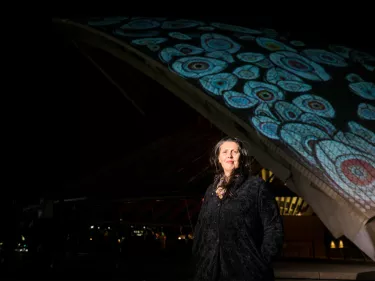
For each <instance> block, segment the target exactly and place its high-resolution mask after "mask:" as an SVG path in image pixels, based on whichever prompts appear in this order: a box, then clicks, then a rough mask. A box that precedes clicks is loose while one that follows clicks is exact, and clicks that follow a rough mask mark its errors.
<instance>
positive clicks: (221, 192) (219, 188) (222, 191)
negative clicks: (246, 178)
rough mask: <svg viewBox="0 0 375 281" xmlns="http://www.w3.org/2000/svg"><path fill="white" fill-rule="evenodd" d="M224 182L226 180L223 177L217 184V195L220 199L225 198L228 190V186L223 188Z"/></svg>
mask: <svg viewBox="0 0 375 281" xmlns="http://www.w3.org/2000/svg"><path fill="white" fill-rule="evenodd" d="M223 182H224V178H222V179H221V180H220V181H219V183H218V185H217V188H216V196H217V197H219V198H220V199H223V197H224V194H225V192H226V191H227V190H226V188H223V187H222V184H223Z"/></svg>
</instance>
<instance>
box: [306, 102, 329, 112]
mask: <svg viewBox="0 0 375 281" xmlns="http://www.w3.org/2000/svg"><path fill="white" fill-rule="evenodd" d="M307 104H308V106H309V107H310V108H311V109H312V110H325V109H326V106H325V105H324V104H323V103H321V102H319V101H316V100H313V101H309V102H308V103H307Z"/></svg>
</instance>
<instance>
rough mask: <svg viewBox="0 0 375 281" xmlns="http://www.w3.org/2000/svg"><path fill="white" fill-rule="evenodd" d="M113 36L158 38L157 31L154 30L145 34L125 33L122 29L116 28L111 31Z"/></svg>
mask: <svg viewBox="0 0 375 281" xmlns="http://www.w3.org/2000/svg"><path fill="white" fill-rule="evenodd" d="M113 34H115V35H118V36H124V37H143V38H145V37H153V36H158V35H159V31H156V30H152V31H151V30H150V31H145V32H127V31H126V32H125V31H124V30H123V29H120V28H117V29H115V30H114V31H113Z"/></svg>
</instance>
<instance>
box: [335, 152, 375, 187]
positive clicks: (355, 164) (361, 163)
mask: <svg viewBox="0 0 375 281" xmlns="http://www.w3.org/2000/svg"><path fill="white" fill-rule="evenodd" d="M353 168H357V169H359V172H360V173H362V176H359V175H356V174H354V173H353V171H352V169H353ZM341 171H342V172H343V174H344V176H345V177H346V178H347V179H348V180H350V181H351V182H352V183H354V184H356V185H362V186H363V185H369V184H370V183H372V182H373V181H374V180H375V167H374V166H372V165H371V164H370V163H369V162H367V161H365V160H362V159H356V158H351V159H347V160H344V161H342V163H341ZM363 175H364V176H363Z"/></svg>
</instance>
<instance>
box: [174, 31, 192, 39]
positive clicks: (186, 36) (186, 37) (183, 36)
mask: <svg viewBox="0 0 375 281" xmlns="http://www.w3.org/2000/svg"><path fill="white" fill-rule="evenodd" d="M169 36H171V37H173V38H176V39H179V40H191V37H190V36H189V35H186V34H183V33H181V32H170V33H169Z"/></svg>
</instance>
